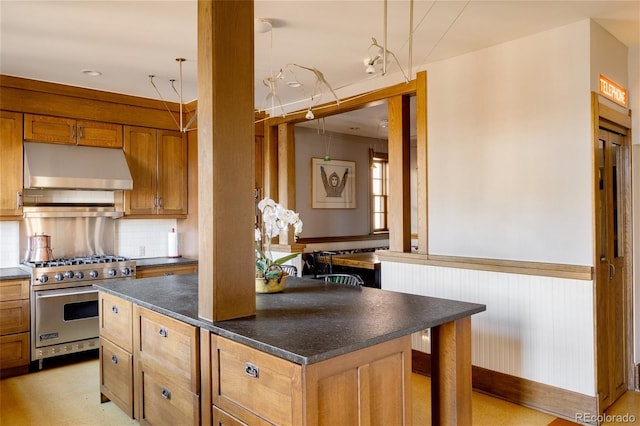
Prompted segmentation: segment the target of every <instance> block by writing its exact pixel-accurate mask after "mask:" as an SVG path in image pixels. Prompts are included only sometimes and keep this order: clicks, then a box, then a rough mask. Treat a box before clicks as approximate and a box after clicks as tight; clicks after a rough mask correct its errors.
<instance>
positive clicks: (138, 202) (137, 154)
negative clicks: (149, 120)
mask: <svg viewBox="0 0 640 426" xmlns="http://www.w3.org/2000/svg"><path fill="white" fill-rule="evenodd" d="M156 133H157V132H156V130H155V129H148V128H145V127H131V126H125V128H124V153H125V156H126V158H127V164H128V165H129V170H130V171H131V177H132V178H133V190H132V191H124V207H125V214H127V215H152V214H155V213H156V168H157V164H156V161H157V148H156Z"/></svg>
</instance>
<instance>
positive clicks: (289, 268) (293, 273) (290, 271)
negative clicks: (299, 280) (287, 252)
mask: <svg viewBox="0 0 640 426" xmlns="http://www.w3.org/2000/svg"><path fill="white" fill-rule="evenodd" d="M280 267H281V268H282V270H283V271H284V272H286V273H287V275H289V276H290V277H297V276H298V268H297V267H295V266H293V265H280Z"/></svg>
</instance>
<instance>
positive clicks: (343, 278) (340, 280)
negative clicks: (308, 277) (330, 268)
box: [318, 274, 364, 286]
mask: <svg viewBox="0 0 640 426" xmlns="http://www.w3.org/2000/svg"><path fill="white" fill-rule="evenodd" d="M318 278H319V279H324V282H326V283H333V284H346V285H353V286H363V285H364V280H363V279H362V278H361V277H360V275H357V274H323V275H318Z"/></svg>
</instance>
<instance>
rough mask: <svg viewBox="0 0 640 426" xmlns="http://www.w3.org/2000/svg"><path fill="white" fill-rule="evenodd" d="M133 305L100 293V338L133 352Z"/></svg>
mask: <svg viewBox="0 0 640 426" xmlns="http://www.w3.org/2000/svg"><path fill="white" fill-rule="evenodd" d="M132 324H133V304H132V303H131V302H129V301H127V300H124V299H121V298H120V297H117V296H112V295H110V294H107V293H103V292H100V336H101V337H106V338H107V339H109V340H111V341H112V342H113V343H115V344H116V345H119V346H120V347H121V348H122V349H124V350H126V351H127V352H133V326H132Z"/></svg>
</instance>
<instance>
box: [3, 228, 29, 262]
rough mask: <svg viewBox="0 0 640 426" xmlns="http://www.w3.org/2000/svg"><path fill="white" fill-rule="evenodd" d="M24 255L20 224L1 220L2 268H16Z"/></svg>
mask: <svg viewBox="0 0 640 426" xmlns="http://www.w3.org/2000/svg"><path fill="white" fill-rule="evenodd" d="M23 257H24V253H22V254H21V253H20V222H18V221H2V220H0V268H15V267H16V266H18V265H19V264H20V261H21V258H23Z"/></svg>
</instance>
